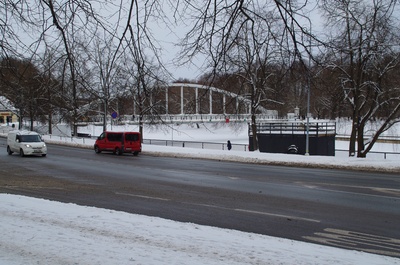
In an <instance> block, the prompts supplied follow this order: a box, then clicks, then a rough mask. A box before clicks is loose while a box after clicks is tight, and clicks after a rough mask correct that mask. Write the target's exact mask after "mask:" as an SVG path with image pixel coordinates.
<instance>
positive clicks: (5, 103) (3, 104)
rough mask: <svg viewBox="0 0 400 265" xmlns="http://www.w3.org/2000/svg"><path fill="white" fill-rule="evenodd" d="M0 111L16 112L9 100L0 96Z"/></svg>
mask: <svg viewBox="0 0 400 265" xmlns="http://www.w3.org/2000/svg"><path fill="white" fill-rule="evenodd" d="M0 110H8V111H16V110H17V109H16V108H15V107H14V105H13V104H12V103H11V101H10V100H8V99H7V98H6V97H4V96H0Z"/></svg>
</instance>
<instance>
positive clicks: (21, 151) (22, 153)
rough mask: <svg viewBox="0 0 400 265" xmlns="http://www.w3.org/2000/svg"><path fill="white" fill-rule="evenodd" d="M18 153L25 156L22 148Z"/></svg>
mask: <svg viewBox="0 0 400 265" xmlns="http://www.w3.org/2000/svg"><path fill="white" fill-rule="evenodd" d="M19 155H20V156H25V154H24V150H22V148H21V149H20V150H19Z"/></svg>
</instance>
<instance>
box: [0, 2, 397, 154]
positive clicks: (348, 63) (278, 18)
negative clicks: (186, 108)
mask: <svg viewBox="0 0 400 265" xmlns="http://www.w3.org/2000/svg"><path fill="white" fill-rule="evenodd" d="M398 11H399V10H398V2H397V1H395V0H379V1H362V0H346V1H327V0H320V1H261V0H232V1H217V0H205V1H204V0H203V1H200V0H195V1H189V0H183V1H178V2H175V1H168V0H165V1H162V0H156V1H145V2H141V1H137V0H124V1H120V2H119V3H112V2H110V1H100V0H97V1H89V0H64V1H57V2H56V1H52V0H29V1H28V0H22V1H18V2H16V3H15V2H14V1H10V0H2V5H1V7H0V13H1V15H2V16H1V17H2V18H0V19H1V20H2V23H1V25H0V29H1V33H2V35H3V41H2V42H1V44H0V52H1V55H0V56H1V57H0V60H1V61H0V78H1V79H0V93H1V94H3V95H4V96H6V97H7V98H8V99H9V100H10V101H11V102H12V103H13V104H14V105H15V106H16V108H17V109H19V111H20V113H19V114H20V119H23V118H29V120H30V121H33V120H42V121H43V122H46V123H48V124H49V132H51V127H52V124H53V123H57V122H60V121H61V120H63V121H67V122H69V123H70V124H71V125H72V126H73V128H74V133H76V128H77V126H76V125H77V124H78V122H79V121H81V120H82V119H84V118H85V117H86V116H87V115H88V114H89V113H90V115H96V114H97V115H101V116H103V118H104V119H103V120H104V124H103V126H104V128H105V127H106V124H105V121H106V117H107V115H109V114H110V112H112V111H117V112H118V113H126V114H130V113H132V112H133V110H132V107H133V106H132V105H135V106H136V107H137V110H135V111H136V113H137V115H138V117H139V122H140V125H141V126H140V130H141V133H143V130H142V128H143V123H142V117H143V116H144V115H149V114H151V115H154V117H155V119H156V118H157V117H159V115H158V114H163V106H165V104H164V105H163V102H162V100H163V97H162V91H163V88H164V89H165V86H166V85H168V84H169V83H171V82H174V81H182V80H184V79H185V77H181V79H180V80H174V76H173V75H172V74H171V73H170V72H169V71H168V62H164V61H163V52H165V51H163V43H162V41H164V40H160V39H159V38H158V36H159V35H160V31H157V32H156V30H155V29H158V28H161V29H163V31H168V30H169V32H170V35H171V36H174V35H180V34H181V31H183V33H182V34H181V35H180V36H177V37H179V39H178V41H177V42H176V43H175V44H176V45H177V46H178V47H180V49H181V50H180V53H179V54H178V55H177V56H176V60H175V61H174V62H175V63H178V64H181V65H185V64H189V65H190V63H192V62H194V61H199V60H201V61H202V65H201V67H202V68H201V69H202V71H203V73H204V74H203V75H201V76H199V77H198V78H196V80H189V81H190V82H196V83H199V84H203V85H209V86H214V87H218V88H221V89H224V90H227V91H232V92H234V93H237V94H239V95H242V96H244V97H246V98H247V99H249V100H250V102H251V107H250V108H251V110H250V112H251V114H252V120H251V127H252V130H253V132H255V131H256V129H257V121H256V115H255V114H257V113H258V111H259V107H260V106H263V107H265V108H267V109H274V110H278V112H279V113H280V115H282V116H284V115H285V114H286V113H288V112H292V111H293V109H294V108H295V107H299V108H300V110H301V116H304V117H305V116H307V115H308V113H307V109H308V106H309V108H310V113H312V115H313V116H314V117H316V118H331V119H333V118H337V117H348V118H349V119H351V120H352V130H351V139H350V144H349V155H350V156H353V155H357V156H358V157H365V156H366V155H367V153H368V152H369V151H370V150H371V148H372V146H373V145H374V144H375V143H376V141H377V140H378V138H379V136H380V135H382V133H384V132H385V131H386V130H388V129H389V128H390V127H391V126H393V125H394V124H395V123H397V122H399V113H400V93H399V85H398V84H399V82H398V80H399V77H398V75H399V73H400V72H399V55H400V50H399V45H400V41H399V40H400V39H399V37H400V36H399V32H400V31H399V29H400V27H399V21H398V19H397V18H398V14H399V13H398ZM316 18H318V22H316ZM166 52H168V51H166ZM205 93H206V92H205ZM309 95H311V96H310V97H309V98H308V96H309ZM308 99H309V101H308ZM232 100H233V99H232ZM133 102H134V103H135V104H133ZM186 104H193V102H186ZM232 104H233V103H232ZM376 120H379V126H377V128H376V130H375V131H373V132H368V134H369V135H372V137H371V138H370V139H369V140H368V141H365V139H364V138H365V135H366V134H367V132H366V126H367V124H368V123H369V122H372V121H376ZM31 126H33V125H31ZM254 141H255V142H254V143H253V146H255V147H257V139H256V137H254Z"/></svg>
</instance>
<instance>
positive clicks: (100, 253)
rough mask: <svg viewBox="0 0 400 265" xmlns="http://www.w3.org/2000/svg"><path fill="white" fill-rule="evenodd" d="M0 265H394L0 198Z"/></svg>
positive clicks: (353, 254)
mask: <svg viewBox="0 0 400 265" xmlns="http://www.w3.org/2000/svg"><path fill="white" fill-rule="evenodd" d="M0 202H1V203H0V231H2V232H1V234H2V235H1V237H0V264H2V265H33V264H41V265H47V264H48V265H53V264H66V265H69V264H81V265H92V264H93V265H94V264H99V265H100V264H101V265H107V264H118V265H123V264H135V265H136V264H146V265H149V264H191V265H195V264H208V265H211V264H229V265H233V264H280V265H284V264H287V265H293V264H296V265H300V264H307V265H308V264H318V265H324V264H326V265H328V264H329V265H330V264H349V265H354V264H363V265H368V264H371V265H372V264H380V265H385V264H387V265H395V264H400V259H396V258H391V257H385V256H379V255H373V254H367V253H363V252H357V251H351V250H344V249H339V248H333V247H327V246H320V245H316V244H310V243H303V242H297V241H293V240H287V239H282V238H274V237H270V236H264V235H258V234H252V233H244V232H239V231H235V230H228V229H220V228H215V227H208V226H202V225H197V224H192V223H180V222H175V221H170V220H165V219H161V218H157V217H147V216H142V215H135V214H128V213H124V212H117V211H113V210H106V209H99V208H93V207H86V206H78V205H74V204H65V203H60V202H54V201H47V200H43V199H35V198H29V197H24V196H17V195H8V194H0Z"/></svg>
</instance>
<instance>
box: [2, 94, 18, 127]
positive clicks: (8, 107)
mask: <svg viewBox="0 0 400 265" xmlns="http://www.w3.org/2000/svg"><path fill="white" fill-rule="evenodd" d="M17 113H18V111H17V109H16V108H15V107H14V106H13V105H12V104H11V102H10V101H9V100H8V99H7V98H6V97H3V96H0V124H7V125H10V124H12V123H15V122H18V116H17Z"/></svg>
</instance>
